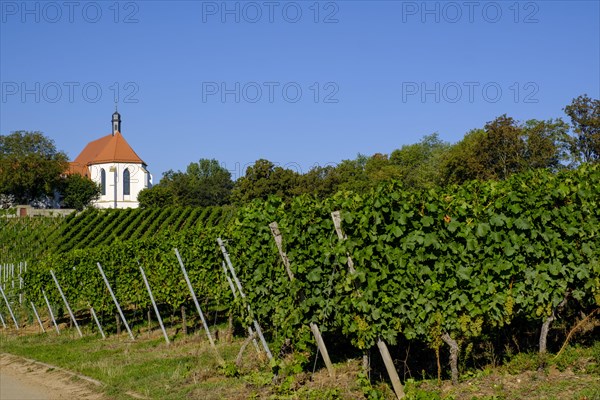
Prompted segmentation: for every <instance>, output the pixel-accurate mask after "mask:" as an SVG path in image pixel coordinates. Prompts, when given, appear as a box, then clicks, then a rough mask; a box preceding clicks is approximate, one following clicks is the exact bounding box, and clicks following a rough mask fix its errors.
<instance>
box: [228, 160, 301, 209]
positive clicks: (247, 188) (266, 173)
mask: <svg viewBox="0 0 600 400" xmlns="http://www.w3.org/2000/svg"><path fill="white" fill-rule="evenodd" d="M298 183H299V174H298V173H296V172H294V171H292V170H291V169H285V168H282V167H278V166H275V164H274V163H272V162H271V161H269V160H265V159H260V160H257V161H256V162H255V163H254V165H252V166H250V167H248V168H247V169H246V174H245V175H244V176H242V177H241V178H239V179H238V180H237V181H236V183H235V187H234V189H233V192H232V196H231V197H232V200H233V202H234V203H238V204H240V203H246V202H248V201H251V200H254V199H266V198H268V197H269V196H270V195H275V196H278V197H281V198H284V199H288V198H290V197H292V196H293V195H294V194H296V193H295V192H296V191H297V186H298Z"/></svg>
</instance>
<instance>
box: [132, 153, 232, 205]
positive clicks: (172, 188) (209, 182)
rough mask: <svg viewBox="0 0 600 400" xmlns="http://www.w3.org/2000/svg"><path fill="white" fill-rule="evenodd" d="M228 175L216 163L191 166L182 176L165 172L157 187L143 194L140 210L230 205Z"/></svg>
mask: <svg viewBox="0 0 600 400" xmlns="http://www.w3.org/2000/svg"><path fill="white" fill-rule="evenodd" d="M232 188H233V181H232V180H231V173H230V172H229V171H228V170H227V169H225V168H223V167H222V166H220V165H219V162H218V161H217V160H215V159H212V160H209V159H200V161H198V162H197V163H190V164H189V165H188V166H187V169H186V171H185V172H181V171H177V172H175V171H173V170H170V171H167V172H165V173H164V174H163V178H162V179H161V181H160V183H159V184H158V185H156V186H154V187H153V188H151V189H148V190H145V191H142V192H143V195H142V193H140V195H141V200H139V197H138V201H141V204H140V205H142V206H144V207H150V206H165V205H178V206H201V207H206V206H216V205H223V204H227V203H228V202H229V197H230V195H231V190H232Z"/></svg>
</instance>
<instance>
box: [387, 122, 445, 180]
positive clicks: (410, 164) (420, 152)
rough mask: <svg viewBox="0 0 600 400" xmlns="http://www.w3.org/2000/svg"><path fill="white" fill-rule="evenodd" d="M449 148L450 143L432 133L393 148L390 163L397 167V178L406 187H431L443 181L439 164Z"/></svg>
mask: <svg viewBox="0 0 600 400" xmlns="http://www.w3.org/2000/svg"><path fill="white" fill-rule="evenodd" d="M449 148H450V144H448V143H446V142H444V141H443V140H441V139H440V138H439V136H438V134H437V133H433V134H431V135H426V136H424V137H423V139H421V141H419V142H418V143H415V144H410V145H404V146H402V147H401V148H400V149H398V150H394V151H393V152H392V154H391V155H390V163H391V164H392V165H394V166H396V167H397V168H398V171H397V173H398V175H399V179H400V180H401V181H402V182H403V183H404V184H405V185H407V186H408V187H413V188H431V187H433V186H437V185H440V184H441V183H442V182H443V175H442V168H441V165H442V162H443V160H444V156H445V155H446V153H447V152H448V150H449Z"/></svg>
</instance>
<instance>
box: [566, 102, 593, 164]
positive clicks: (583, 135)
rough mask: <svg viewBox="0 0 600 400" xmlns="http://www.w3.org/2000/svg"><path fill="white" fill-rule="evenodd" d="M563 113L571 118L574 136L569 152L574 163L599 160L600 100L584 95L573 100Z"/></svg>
mask: <svg viewBox="0 0 600 400" xmlns="http://www.w3.org/2000/svg"><path fill="white" fill-rule="evenodd" d="M564 111H565V113H566V114H567V115H568V116H569V117H570V118H571V125H572V126H573V131H574V132H575V135H576V136H574V137H573V138H572V139H571V152H572V154H573V156H574V157H575V159H576V161H583V162H597V161H598V160H600V100H598V99H591V98H589V97H588V95H587V94H584V95H582V96H579V97H577V98H575V99H573V101H572V102H571V104H569V105H568V106H566V107H565V108H564Z"/></svg>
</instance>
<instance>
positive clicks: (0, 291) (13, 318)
mask: <svg viewBox="0 0 600 400" xmlns="http://www.w3.org/2000/svg"><path fill="white" fill-rule="evenodd" d="M0 293H2V297H4V302H5V303H6V307H8V312H9V313H10V316H11V317H12V320H13V322H14V323H15V328H16V329H17V330H19V324H18V323H17V319H16V318H15V314H13V311H12V308H10V303H9V302H8V299H7V298H6V295H5V294H4V290H2V288H1V287H0Z"/></svg>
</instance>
